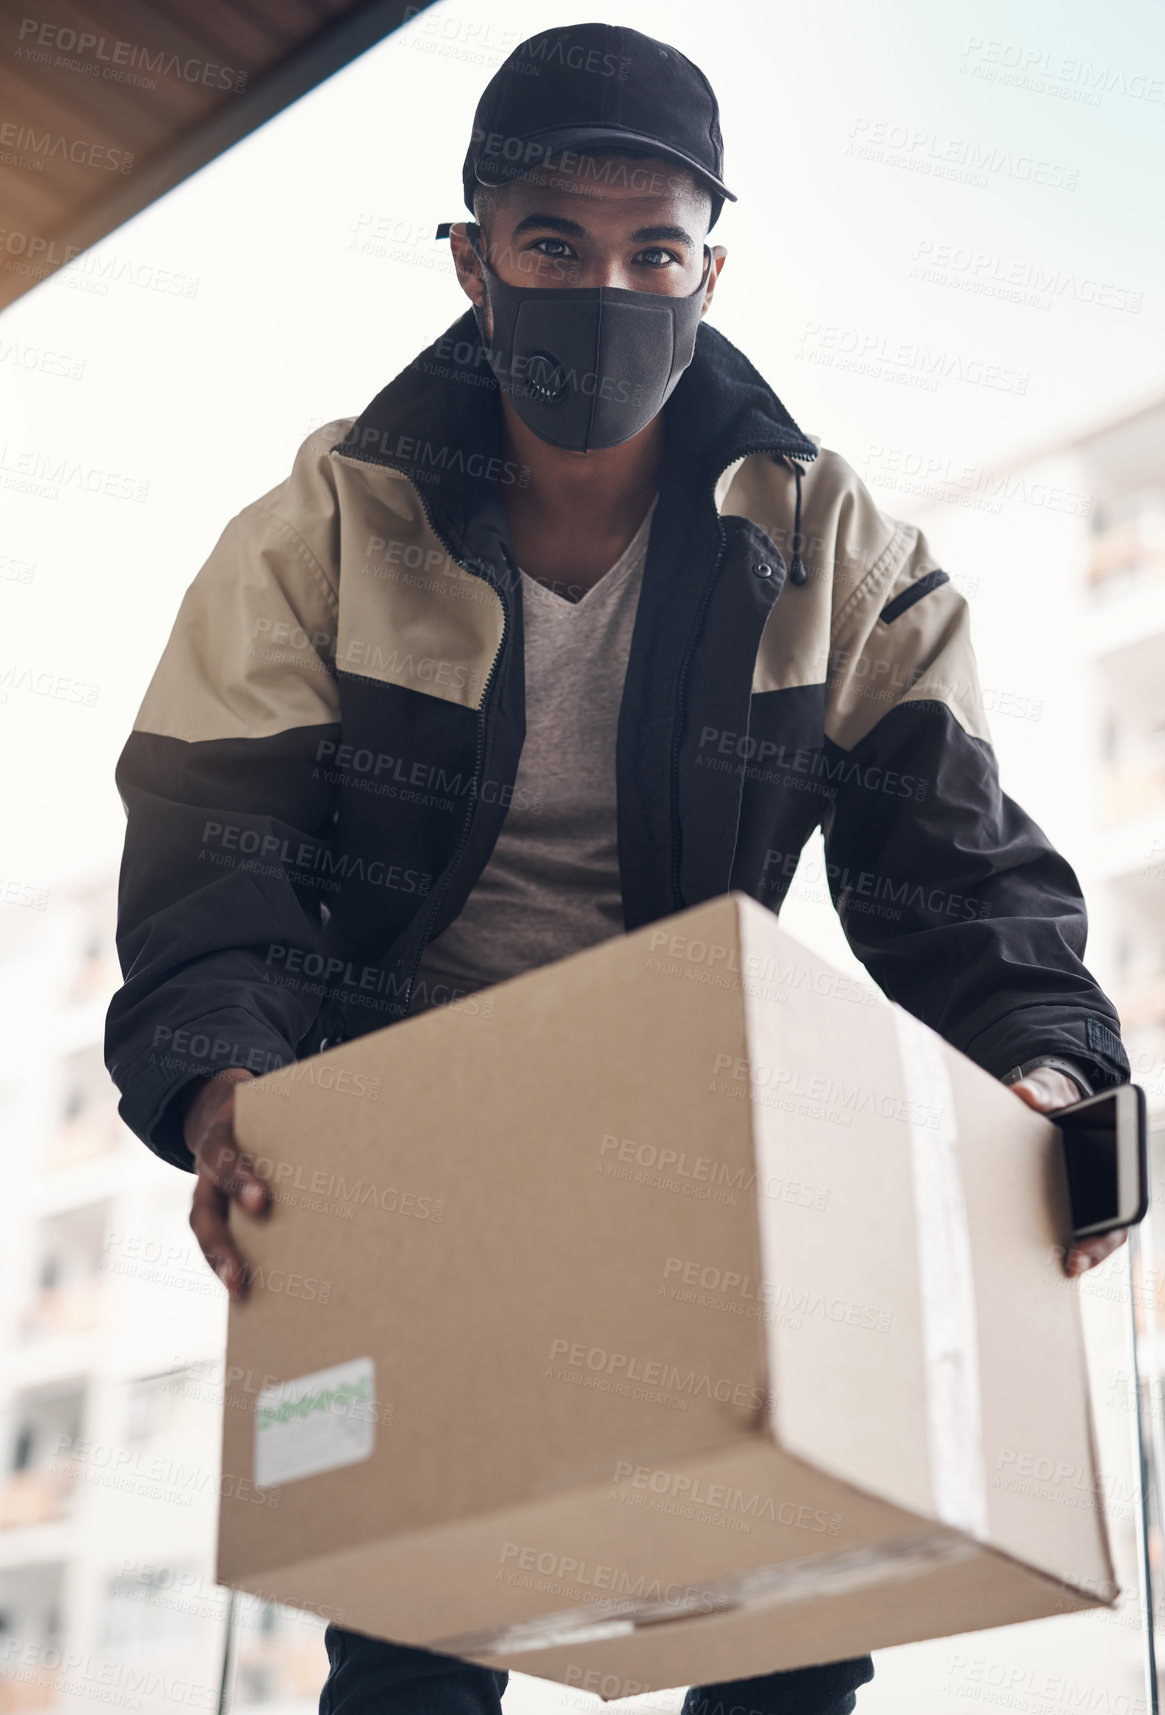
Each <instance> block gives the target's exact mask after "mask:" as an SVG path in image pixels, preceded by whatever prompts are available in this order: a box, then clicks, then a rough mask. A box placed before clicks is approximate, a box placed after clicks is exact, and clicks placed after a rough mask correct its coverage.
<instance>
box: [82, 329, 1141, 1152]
mask: <svg viewBox="0 0 1165 1715" xmlns="http://www.w3.org/2000/svg"><path fill="white" fill-rule="evenodd" d="M665 449H666V450H665V460H664V470H663V476H662V484H661V489H660V499H659V505H658V507H657V509H656V514H655V518H654V520H653V526H652V531H651V538H650V545H649V550H648V556H647V560H646V564H645V566H644V571H643V582H642V589H641V594H640V599H639V605H638V609H637V612H636V618H635V624H634V630H633V634H632V639H631V646H630V656H629V661H628V666H627V674H626V681H625V685H624V690H623V697H622V703H621V706H620V713H619V725H618V742H617V753H616V775H617V779H616V788H617V829H618V853H619V877H620V887H621V892H622V899H623V913H624V926H625V928H626V929H627V930H629V931H630V930H634V929H636V928H638V927H640V926H641V925H643V924H646V923H650V922H653V921H655V920H657V919H659V918H662V917H665V916H668V915H670V914H671V913H673V912H676V911H679V910H682V909H683V908H684V907H686V906H690V905H694V904H697V903H698V902H700V901H702V900H705V899H708V898H711V897H712V896H714V895H717V894H722V893H724V892H726V891H728V890H731V889H740V890H742V891H744V892H746V893H748V894H750V895H752V896H753V897H754V898H756V899H758V900H760V901H761V902H763V903H764V904H766V905H768V906H769V907H770V908H771V909H772V910H773V911H778V910H779V909H780V906H781V902H782V900H783V898H784V897H785V894H786V893H787V891H788V888H789V884H790V880H791V878H792V875H793V872H794V869H795V867H796V863H797V859H798V855H799V853H800V852H801V850H802V847H803V846H804V844H805V842H806V840H807V839H808V837H809V835H810V834H811V833H812V832H813V830H814V829H816V828H817V827H819V826H820V827H821V828H822V829H823V831H824V839H825V855H826V867H827V874H828V878H829V884H830V889H831V893H832V897H833V900H834V903H835V905H836V908H837V910H838V912H839V914H840V917H841V921H842V923H843V925H844V928H845V932H846V935H847V937H848V939H849V942H850V945H851V946H852V947H853V949H854V951H855V952H856V954H857V955H858V957H859V958H860V959H861V960H862V961H863V963H864V964H865V966H866V968H867V970H868V971H869V972H870V974H871V976H872V977H873V979H874V980H875V982H876V983H878V984H879V985H880V987H881V988H882V989H883V990H884V991H885V992H886V993H887V994H888V995H890V996H891V997H892V998H893V999H894V1000H896V1001H898V1002H899V1003H900V1004H901V1005H903V1006H904V1007H906V1008H907V1009H908V1010H909V1011H911V1012H912V1013H914V1014H916V1015H917V1016H918V1017H919V1018H921V1019H923V1020H924V1021H925V1022H926V1023H927V1024H929V1025H931V1026H933V1028H934V1029H935V1030H937V1031H939V1032H941V1034H942V1035H943V1036H944V1037H945V1038H946V1039H947V1040H948V1041H950V1042H952V1043H953V1044H954V1045H955V1046H956V1047H958V1048H960V1049H961V1050H962V1051H963V1052H964V1053H966V1054H967V1055H969V1056H970V1057H971V1059H973V1060H975V1061H977V1062H978V1063H979V1064H980V1065H981V1066H983V1067H985V1068H986V1069H987V1070H988V1071H990V1072H993V1073H994V1074H995V1075H997V1076H1000V1077H1002V1076H1004V1075H1006V1074H1007V1073H1008V1072H1009V1071H1010V1070H1011V1069H1013V1068H1014V1067H1015V1066H1016V1065H1017V1064H1024V1063H1026V1062H1028V1061H1029V1060H1031V1059H1033V1058H1036V1057H1039V1056H1045V1055H1051V1056H1064V1057H1066V1058H1067V1059H1068V1060H1070V1061H1071V1062H1072V1063H1073V1064H1074V1065H1076V1066H1078V1067H1080V1068H1081V1069H1082V1070H1083V1071H1084V1073H1085V1075H1086V1076H1087V1077H1088V1078H1089V1079H1090V1080H1091V1082H1092V1084H1093V1086H1094V1087H1095V1088H1097V1089H1100V1088H1103V1087H1106V1086H1108V1085H1111V1084H1115V1083H1118V1082H1121V1081H1123V1080H1124V1079H1125V1078H1126V1077H1127V1076H1128V1063H1127V1060H1126V1059H1125V1056H1124V1052H1123V1049H1122V1047H1121V1044H1120V1039H1119V1034H1118V1032H1119V1023H1118V1020H1117V1017H1116V1013H1115V1011H1114V1009H1113V1007H1112V1005H1111V1003H1110V1002H1109V1001H1108V1000H1107V999H1106V998H1105V996H1104V995H1103V993H1101V991H1100V990H1099V989H1098V987H1097V985H1096V984H1095V982H1094V981H1093V979H1092V978H1091V976H1090V975H1089V973H1088V971H1087V970H1086V969H1085V967H1084V965H1083V964H1082V962H1081V960H1082V955H1083V952H1084V944H1085V932H1086V918H1085V910H1084V905H1083V901H1082V899H1081V895H1080V889H1079V886H1078V884H1077V881H1076V878H1075V876H1074V874H1073V872H1072V870H1071V868H1070V867H1069V865H1068V864H1067V863H1066V862H1065V860H1064V859H1063V858H1062V857H1061V856H1059V855H1058V853H1057V852H1056V851H1055V850H1054V849H1053V847H1052V846H1051V845H1050V843H1049V841H1048V840H1047V838H1046V837H1045V836H1044V834H1043V833H1042V832H1041V830H1040V829H1039V828H1038V827H1037V826H1036V825H1035V823H1034V822H1033V821H1032V820H1031V819H1030V818H1029V817H1028V816H1027V815H1026V814H1025V813H1024V811H1023V810H1022V809H1020V808H1019V807H1018V806H1017V805H1016V804H1015V803H1014V802H1013V801H1012V800H1011V799H1010V798H1008V797H1007V796H1006V795H1005V794H1004V793H1003V792H1002V791H1001V789H1000V784H999V778H998V773H997V768H996V762H995V757H994V754H993V752H992V748H991V744H990V741H989V736H988V731H987V725H986V722H985V719H984V714H983V708H982V700H981V696H980V692H979V688H978V683H977V678H976V670H975V664H974V659H973V655H972V650H971V643H970V638H969V624H968V620H969V616H968V609H967V604H966V602H965V600H964V599H963V597H962V596H961V595H960V594H959V593H958V591H957V589H956V588H955V586H954V584H953V583H952V582H951V580H950V579H949V577H948V575H947V573H946V572H945V571H943V570H942V569H940V568H939V567H938V566H937V565H936V563H935V559H934V556H933V554H932V552H931V550H930V548H929V547H928V545H927V542H926V540H925V538H924V537H923V535H922V534H921V533H920V532H919V531H918V529H916V528H915V527H914V526H912V525H909V524H904V523H899V522H896V521H894V520H893V519H890V518H888V517H886V516H885V515H884V514H883V513H882V512H880V511H879V509H878V508H877V507H876V506H875V505H874V503H873V500H872V498H871V496H870V495H869V493H868V492H867V490H866V488H865V487H864V486H863V484H862V483H861V481H860V480H859V479H858V477H857V476H856V475H855V473H854V472H853V470H852V469H851V468H850V467H849V466H848V465H847V464H846V463H845V461H844V460H843V459H841V458H839V457H838V456H837V455H836V454H834V453H832V452H829V451H827V450H825V449H824V448H822V447H819V446H818V445H817V444H816V443H815V442H814V441H812V440H810V439H809V438H807V437H806V436H805V435H804V434H802V433H801V431H800V430H799V429H798V427H797V425H796V424H795V423H794V421H793V420H792V418H791V417H790V416H789V414H788V412H787V411H786V410H785V408H784V406H783V405H782V404H781V402H780V400H779V399H778V398H777V397H776V395H775V394H774V393H773V391H772V390H771V388H770V387H769V386H768V385H767V384H766V382H765V381H764V380H763V379H762V377H761V376H760V375H759V374H758V373H757V371H756V370H755V369H754V368H753V366H752V365H751V364H750V363H749V362H748V360H747V358H745V357H744V355H743V354H742V353H741V352H740V351H738V350H737V349H736V348H735V347H734V346H733V345H732V344H730V342H729V341H728V340H726V339H725V338H724V337H723V336H722V335H721V334H719V333H717V332H716V330H715V329H714V328H712V327H710V326H708V325H707V324H704V325H702V326H701V328H700V332H699V336H698V339H697V342H696V351H695V357H694V360H693V362H692V364H691V366H690V367H689V369H688V370H687V371H686V372H685V374H684V376H683V377H682V379H681V381H680V383H679V385H678V386H677V388H676V389H675V391H674V393H673V395H672V397H671V399H670V400H669V401H668V403H667V405H666V406H665ZM526 476H527V473H526V472H525V471H524V470H523V469H522V468H520V467H519V466H517V465H516V464H515V463H514V462H513V461H512V460H510V459H509V458H508V457H507V455H506V449H505V446H504V443H503V440H502V433H501V411H500V401H499V394H498V389H497V384H496V382H495V380H494V378H493V375H492V373H491V371H490V369H489V366H488V363H487V362H486V361H485V358H484V354H483V353H482V351H481V347H480V343H479V340H478V336H477V329H476V324H475V322H474V320H473V316H472V312H467V313H466V314H465V315H464V316H463V317H462V318H461V319H460V320H459V321H458V322H456V323H455V324H454V325H453V326H452V327H451V328H450V329H449V330H448V331H447V332H446V333H445V334H444V335H442V337H441V338H440V339H438V340H437V341H435V343H434V344H433V345H431V346H430V347H429V348H428V349H427V350H426V351H424V352H422V353H421V354H420V355H419V356H418V357H417V358H416V359H415V360H414V361H413V362H412V363H411V364H409V366H408V367H407V368H406V369H404V370H403V371H402V373H401V374H400V375H398V376H397V377H396V378H395V380H393V381H392V382H390V383H389V385H388V386H387V387H385V388H384V389H383V391H381V392H380V393H378V394H377V396H376V397H375V398H374V399H373V401H372V403H371V404H370V405H369V406H368V407H367V409H366V410H364V411H363V412H362V413H361V414H360V415H359V416H358V417H356V418H344V419H339V420H337V421H335V422H333V423H330V424H328V425H326V426H325V427H324V428H323V429H321V430H319V431H317V432H315V433H313V434H312V435H310V436H309V437H308V439H307V440H305V441H304V443H303V445H302V446H301V447H300V449H299V452H298V454H297V456H296V458H295V461H294V465H293V468H292V470H291V473H290V475H289V476H288V477H287V479H286V480H285V481H284V482H281V483H280V484H279V485H278V486H277V487H276V488H274V489H272V490H271V491H270V492H269V493H268V494H265V495H263V496H262V497H261V498H260V499H258V500H256V501H254V502H253V503H252V504H250V505H248V506H246V507H244V508H243V510H242V511H241V512H239V513H238V515H237V516H236V517H234V518H232V519H231V520H230V522H229V523H228V524H227V525H226V527H225V529H224V530H223V532H222V535H221V536H220V538H219V540H218V542H217V544H216V545H215V547H214V549H213V551H212V552H211V554H210V557H209V558H208V560H207V561H206V563H205V565H204V566H203V567H202V569H201V570H200V571H199V572H198V575H197V576H196V577H195V579H194V581H193V583H192V584H191V586H190V588H189V589H188V591H187V593H186V595H185V597H184V599H183V601H182V605H181V607H180V610H179V612H178V616H177V619H176V621H175V624H174V627H173V631H172V633H171V636H170V639H169V642H168V643H167V645H166V649H165V651H164V653H163V655H162V658H161V661H160V663H159V665H158V667H157V669H156V671H155V673H154V676H153V679H152V681H151V683H150V685H149V688H148V690H147V692H146V695H145V699H144V701H143V703H142V706H141V710H140V712H139V714H138V717H137V721H136V724H135V727H134V730H133V732H132V734H131V736H130V737H129V739H128V740H127V742H126V745H125V748H124V750H123V752H122V755H121V758H120V760H119V763H118V768H117V783H118V787H119V790H120V792H121V795H122V799H123V802H124V804H125V808H126V814H127V818H128V823H127V831H126V841H125V852H124V858H123V862H122V869H121V877H120V889H119V913H118V915H119V921H118V948H119V953H120V957H121V961H122V969H123V973H124V979H125V980H124V985H123V987H122V988H121V989H120V990H119V991H118V993H117V994H116V996H115V997H114V1000H113V1002H112V1004H111V1006H110V1009H109V1014H108V1020H107V1032H106V1051H107V1052H106V1059H107V1064H108V1066H109V1069H110V1072H111V1074H112V1076H113V1078H114V1080H115V1082H116V1083H117V1085H118V1087H119V1088H120V1090H121V1092H122V1100H121V1108H120V1111H121V1113H122V1116H123V1118H124V1119H125V1121H126V1123H127V1124H128V1125H129V1126H130V1128H131V1129H132V1130H133V1131H135V1132H136V1133H137V1134H138V1135H139V1136H140V1137H141V1138H143V1139H144V1140H145V1141H146V1142H147V1143H148V1144H149V1145H150V1146H151V1148H153V1149H154V1150H156V1151H157V1152H158V1153H159V1154H160V1155H162V1156H163V1157H165V1158H166V1159H168V1160H170V1161H173V1162H175V1163H176V1164H178V1165H182V1166H185V1167H189V1166H190V1165H191V1158H190V1155H189V1152H188V1151H187V1149H186V1147H185V1144H184V1143H183V1141H182V1137H181V1130H180V1126H179V1124H178V1105H177V1104H175V1103H174V1102H173V1098H174V1097H175V1096H176V1095H177V1093H178V1091H179V1090H180V1089H181V1088H182V1086H183V1085H185V1084H186V1083H187V1082H188V1081H189V1080H190V1079H191V1078H193V1077H200V1076H205V1075H206V1074H207V1073H208V1072H211V1071H215V1070H218V1069H220V1068H221V1067H223V1066H227V1065H238V1066H245V1067H248V1068H250V1069H251V1070H253V1071H257V1072H263V1071H266V1070H268V1069H270V1068H273V1067H274V1066H277V1065H281V1064H285V1063H287V1062H288V1061H291V1060H293V1059H297V1058H302V1057H303V1056H305V1055H307V1054H310V1053H314V1052H316V1051H318V1050H319V1049H320V1047H321V1046H322V1045H324V1044H326V1043H330V1042H334V1041H336V1040H342V1039H344V1038H345V1037H348V1038H351V1037H355V1036H357V1035H360V1034H363V1033H364V1032H367V1031H369V1030H374V1029H378V1028H382V1027H383V1026H385V1025H388V1024H392V1023H394V1022H395V1021H397V1020H399V1019H400V1018H402V1017H404V1016H405V1014H406V1013H407V1011H408V1007H409V1001H410V995H411V991H412V986H413V981H414V977H415V973H416V970H417V966H418V963H419V961H420V957H421V954H422V951H423V949H424V947H425V945H426V944H427V942H428V941H429V940H430V939H431V938H432V937H433V936H435V935H437V934H439V933H440V932H441V931H442V930H443V929H444V928H445V927H446V926H447V925H448V924H449V923H450V922H452V920H453V919H454V918H455V917H456V916H457V915H458V913H459V912H460V910H461V909H462V907H463V905H464V903H465V901H466V899H467V897H468V895H469V892H470V889H471V888H472V887H473V885H474V882H475V880H476V879H477V877H478V876H479V875H480V873H481V871H482V869H483V868H484V866H485V863H486V861H487V859H488V858H489V855H490V852H491V850H492V848H493V845H494V842H495V840H496V838H497V835H498V831H499V829H500V828H501V825H502V823H503V820H504V818H505V815H506V811H507V806H508V804H509V802H510V800H511V797H512V795H513V789H514V779H515V771H516V768H517V763H518V757H519V753H520V751H521V748H522V740H523V734H524V730H525V717H524V707H523V704H524V671H523V668H524V657H523V643H522V590H521V577H520V574H519V573H518V571H517V568H516V565H515V561H514V556H513V549H512V546H511V543H510V538H509V531H508V526H507V518H506V509H505V495H506V490H507V487H508V486H509V485H511V484H520V483H522V482H523V481H524V480H525V479H526Z"/></svg>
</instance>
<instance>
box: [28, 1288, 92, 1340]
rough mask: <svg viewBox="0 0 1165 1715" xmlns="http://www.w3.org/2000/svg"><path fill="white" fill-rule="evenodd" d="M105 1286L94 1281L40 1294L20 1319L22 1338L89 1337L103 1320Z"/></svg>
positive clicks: (50, 1289)
mask: <svg viewBox="0 0 1165 1715" xmlns="http://www.w3.org/2000/svg"><path fill="white" fill-rule="evenodd" d="M102 1293H103V1288H102V1283H101V1281H100V1280H98V1279H96V1278H93V1279H89V1280H84V1281H71V1282H69V1284H68V1285H65V1286H54V1287H50V1288H49V1289H48V1290H46V1291H44V1292H38V1293H37V1295H36V1297H35V1298H34V1299H33V1300H32V1301H31V1302H30V1303H29V1304H28V1305H27V1306H26V1307H25V1311H24V1314H23V1315H22V1317H21V1319H20V1333H21V1338H22V1339H25V1340H47V1339H53V1338H55V1337H56V1336H57V1335H59V1334H86V1333H90V1332H91V1331H92V1330H93V1329H94V1328H96V1327H97V1325H98V1323H99V1322H100V1320H101V1311H102Z"/></svg>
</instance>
